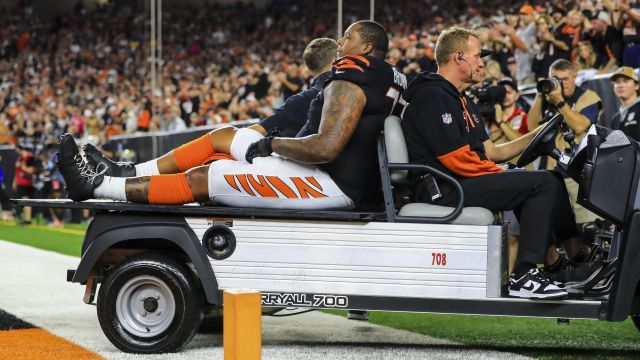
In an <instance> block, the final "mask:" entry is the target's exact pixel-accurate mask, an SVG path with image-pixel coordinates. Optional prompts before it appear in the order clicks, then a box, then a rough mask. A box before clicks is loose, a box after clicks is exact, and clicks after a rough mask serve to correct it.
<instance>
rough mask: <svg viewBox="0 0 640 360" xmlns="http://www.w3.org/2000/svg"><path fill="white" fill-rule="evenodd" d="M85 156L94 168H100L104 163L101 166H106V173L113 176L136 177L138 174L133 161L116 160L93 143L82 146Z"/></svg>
mask: <svg viewBox="0 0 640 360" xmlns="http://www.w3.org/2000/svg"><path fill="white" fill-rule="evenodd" d="M82 151H83V152H84V156H85V157H86V158H87V162H88V163H89V165H91V166H92V167H93V168H94V169H97V168H98V165H100V164H102V166H101V168H102V167H103V166H104V167H106V169H107V170H106V171H105V173H104V175H106V176H113V177H134V176H136V168H135V166H134V165H133V164H132V163H125V162H115V161H113V160H111V159H109V158H108V157H106V156H104V154H103V153H101V152H100V150H98V149H96V148H95V146H93V145H91V144H85V145H84V146H83V147H82Z"/></svg>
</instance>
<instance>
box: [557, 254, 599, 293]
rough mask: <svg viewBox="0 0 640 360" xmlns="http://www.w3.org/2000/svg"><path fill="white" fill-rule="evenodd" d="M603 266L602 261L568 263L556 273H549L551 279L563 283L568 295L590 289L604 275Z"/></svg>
mask: <svg viewBox="0 0 640 360" xmlns="http://www.w3.org/2000/svg"><path fill="white" fill-rule="evenodd" d="M605 267H606V266H605V264H604V263H603V262H602V261H591V262H580V263H573V262H569V263H566V264H564V266H563V267H562V268H561V269H559V270H558V271H557V272H549V274H550V275H551V278H552V279H553V280H556V281H560V282H563V283H564V285H565V288H566V289H567V291H568V292H570V293H579V292H582V291H584V290H588V289H590V288H592V287H593V286H594V285H595V284H597V283H598V282H599V281H600V280H602V278H603V277H604V276H603V275H604V274H605Z"/></svg>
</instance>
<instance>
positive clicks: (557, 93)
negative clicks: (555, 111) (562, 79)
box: [547, 80, 564, 106]
mask: <svg viewBox="0 0 640 360" xmlns="http://www.w3.org/2000/svg"><path fill="white" fill-rule="evenodd" d="M553 81H554V82H555V83H556V88H555V89H553V90H552V91H551V92H550V93H549V94H547V101H548V102H550V103H551V104H553V105H554V106H555V105H558V104H560V103H561V102H562V101H564V97H563V96H562V86H560V83H559V82H558V81H557V80H553Z"/></svg>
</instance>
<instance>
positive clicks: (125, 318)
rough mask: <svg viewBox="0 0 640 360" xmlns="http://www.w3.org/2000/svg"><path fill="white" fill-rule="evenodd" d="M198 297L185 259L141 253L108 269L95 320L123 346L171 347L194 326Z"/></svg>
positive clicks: (134, 349) (141, 348)
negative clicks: (181, 262) (181, 260)
mask: <svg viewBox="0 0 640 360" xmlns="http://www.w3.org/2000/svg"><path fill="white" fill-rule="evenodd" d="M200 298H201V296H200V293H199V290H198V286H197V285H196V282H195V280H194V279H193V274H192V272H191V271H190V270H189V269H188V268H187V267H186V266H185V265H183V264H180V263H179V262H178V261H176V260H175V259H173V258H171V257H169V256H166V255H162V254H157V253H144V254H140V255H136V256H133V257H131V258H128V259H126V260H125V261H123V262H122V263H120V264H118V265H117V266H116V267H115V269H114V270H113V271H111V272H110V273H109V275H108V276H107V278H106V280H105V282H104V283H103V284H102V286H101V287H100V293H99V295H98V303H97V309H98V320H99V321H100V327H102V331H103V332H104V334H105V335H106V336H107V338H108V339H109V341H111V343H113V345H115V346H116V347H117V348H118V349H120V350H122V351H124V352H131V353H165V352H173V351H177V350H180V349H181V348H182V347H183V346H185V345H186V344H187V343H188V342H189V341H191V339H192V338H193V336H194V335H195V333H196V331H197V330H198V327H199V326H200V311H201V310H200V308H201V302H200Z"/></svg>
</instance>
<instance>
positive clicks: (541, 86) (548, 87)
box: [536, 78, 564, 95]
mask: <svg viewBox="0 0 640 360" xmlns="http://www.w3.org/2000/svg"><path fill="white" fill-rule="evenodd" d="M558 85H560V88H562V90H563V91H564V83H563V82H562V80H559V79H556V78H554V79H542V80H540V81H538V83H537V84H536V90H538V92H539V93H541V94H543V95H547V94H549V93H550V92H552V91H553V90H555V89H556V88H557V87H558Z"/></svg>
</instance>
